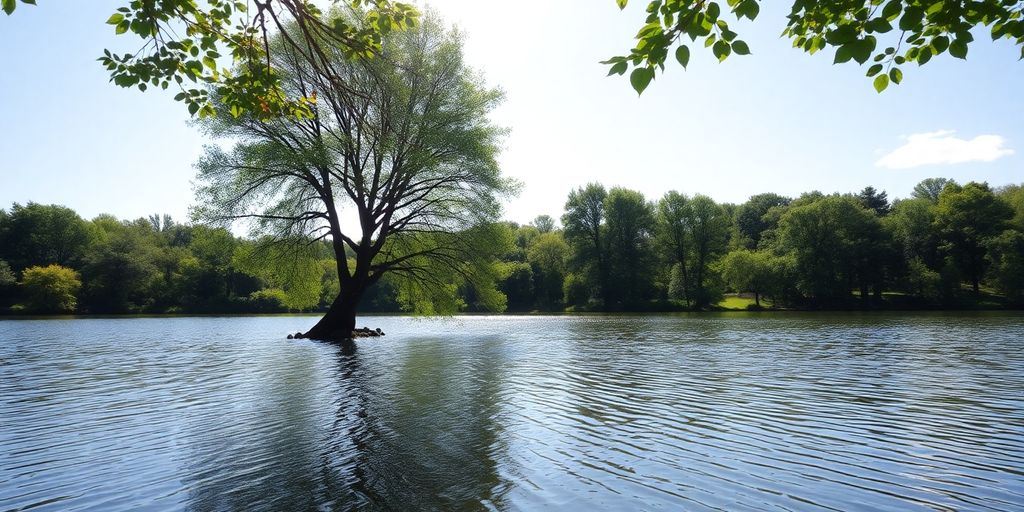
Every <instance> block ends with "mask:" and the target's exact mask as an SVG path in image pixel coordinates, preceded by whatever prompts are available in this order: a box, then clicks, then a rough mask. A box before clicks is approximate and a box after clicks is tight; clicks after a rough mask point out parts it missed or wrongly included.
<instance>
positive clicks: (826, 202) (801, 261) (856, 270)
mask: <svg viewBox="0 0 1024 512" xmlns="http://www.w3.org/2000/svg"><path fill="white" fill-rule="evenodd" d="M798 203H799V202H797V203H795V204H797V205H796V206H791V207H790V208H789V210H787V211H786V213H784V214H783V215H782V218H781V219H780V220H779V238H780V239H779V242H780V248H781V249H782V250H784V251H786V252H787V253H789V254H791V255H792V256H793V258H794V260H795V261H794V263H795V268H796V269H797V270H796V271H797V275H796V280H797V288H798V289H799V290H800V291H801V292H802V293H803V294H805V295H806V296H809V297H811V298H813V299H814V300H815V301H817V302H819V303H821V302H844V301H846V300H848V298H849V295H850V290H851V289H852V288H854V287H859V288H860V289H861V293H862V296H865V295H867V292H866V288H867V286H869V285H870V284H875V285H876V289H877V287H878V283H877V281H876V280H877V279H878V276H877V271H878V268H879V267H880V266H881V265H880V263H881V261H883V255H882V254H880V253H879V248H878V245H877V244H878V242H879V240H880V239H881V238H882V227H881V223H880V222H879V220H878V217H877V216H876V215H875V213H874V212H873V211H871V210H868V209H866V208H864V207H863V206H861V204H860V202H859V201H857V200H856V199H855V198H853V197H850V196H838V195H836V196H827V197H824V198H822V199H818V200H816V201H813V202H809V203H804V204H798ZM873 281H874V283H873Z"/></svg>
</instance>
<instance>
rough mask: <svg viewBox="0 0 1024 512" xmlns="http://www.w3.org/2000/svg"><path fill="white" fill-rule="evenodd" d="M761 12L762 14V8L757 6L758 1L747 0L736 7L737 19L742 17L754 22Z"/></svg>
mask: <svg viewBox="0 0 1024 512" xmlns="http://www.w3.org/2000/svg"><path fill="white" fill-rule="evenodd" d="M759 12H761V6H760V5H758V4H757V0H746V1H744V2H740V4H739V5H737V6H736V17H737V18H739V17H740V16H746V17H747V19H751V20H752V19H754V18H756V17H757V14H758V13H759Z"/></svg>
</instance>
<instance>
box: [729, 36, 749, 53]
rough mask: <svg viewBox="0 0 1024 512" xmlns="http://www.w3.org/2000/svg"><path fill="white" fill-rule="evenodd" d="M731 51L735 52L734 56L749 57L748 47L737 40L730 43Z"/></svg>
mask: <svg viewBox="0 0 1024 512" xmlns="http://www.w3.org/2000/svg"><path fill="white" fill-rule="evenodd" d="M732 51H734V52H736V55H750V47H749V46H747V43H745V42H743V41H740V40H739V39H737V40H736V41H733V42H732Z"/></svg>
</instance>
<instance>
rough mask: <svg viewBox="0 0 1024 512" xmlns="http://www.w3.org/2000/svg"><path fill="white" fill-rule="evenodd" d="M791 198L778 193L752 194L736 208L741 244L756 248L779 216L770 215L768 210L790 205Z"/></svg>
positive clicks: (748, 247)
mask: <svg viewBox="0 0 1024 512" xmlns="http://www.w3.org/2000/svg"><path fill="white" fill-rule="evenodd" d="M789 202H790V198H788V197H784V196H780V195H778V194H772V193H768V194H757V195H754V196H750V199H749V200H747V202H746V203H743V204H742V205H740V207H739V208H738V209H737V210H736V227H737V228H738V229H739V233H740V235H741V237H742V240H741V242H740V243H741V245H742V246H743V247H746V248H747V249H756V248H757V247H758V244H759V243H760V242H761V235H762V234H763V233H764V232H765V231H767V230H769V229H773V228H774V227H775V222H777V221H778V219H777V218H772V217H769V216H768V215H767V214H768V211H769V210H771V209H772V208H778V207H783V206H786V205H788V204H789Z"/></svg>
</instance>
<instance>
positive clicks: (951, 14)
mask: <svg viewBox="0 0 1024 512" xmlns="http://www.w3.org/2000/svg"><path fill="white" fill-rule="evenodd" d="M627 2H628V0H616V3H617V4H618V6H619V8H625V7H626V4H627ZM646 10H647V14H648V16H647V19H646V21H645V25H643V26H642V27H641V28H640V30H639V32H637V34H636V40H637V43H636V46H635V47H634V48H633V49H632V50H630V52H629V54H627V55H620V56H616V57H612V58H610V59H608V60H606V61H604V62H603V63H604V64H607V65H609V66H610V69H609V73H608V74H609V75H611V74H618V75H624V74H625V73H626V71H628V70H629V69H630V68H631V67H632V71H631V72H630V74H629V81H630V84H631V85H632V86H633V89H635V90H636V91H637V93H643V91H644V89H646V88H647V86H648V85H649V84H650V82H651V80H653V79H654V77H655V74H656V71H657V70H659V69H660V70H664V69H665V63H666V62H667V61H668V60H669V53H672V56H673V57H674V59H675V60H676V61H677V62H678V63H679V64H680V65H681V66H682V67H683V68H686V67H687V65H688V64H689V61H690V54H691V44H690V43H687V42H686V38H689V40H690V41H691V42H692V43H694V46H695V45H696V43H697V42H698V40H700V41H701V42H702V44H703V46H704V47H705V48H709V49H710V50H711V53H712V54H713V55H714V56H715V58H716V59H718V60H719V62H721V61H724V60H725V59H727V58H728V57H729V56H730V55H733V54H736V55H748V54H750V53H751V48H750V47H749V45H748V44H747V43H746V42H744V41H743V40H742V39H741V38H740V37H739V34H738V33H737V32H735V31H733V30H732V28H733V27H732V25H730V18H735V20H736V21H742V20H743V19H744V18H746V19H747V20H754V19H756V18H757V17H758V15H759V14H760V12H761V5H760V1H759V0H727V1H726V2H724V3H722V2H714V1H704V0H651V1H650V2H649V3H648V4H647V9H646ZM726 10H728V12H727V11H726ZM1022 10H1024V4H1022V2H1021V1H1020V0H979V1H974V2H944V1H942V0H870V1H866V2H865V1H859V2H850V1H846V0H826V1H811V0H794V2H793V4H792V7H791V9H790V13H789V15H788V16H787V24H786V28H785V29H784V30H783V32H782V34H783V36H785V37H788V38H790V39H791V40H792V41H793V47H794V48H799V49H801V50H803V51H805V52H807V53H809V54H814V53H816V52H818V51H820V50H823V49H825V48H834V49H835V58H834V59H833V62H834V63H835V64H841V63H846V62H849V61H854V62H856V63H857V64H858V65H864V64H866V63H868V61H871V62H872V64H871V65H870V66H869V68H868V70H867V76H868V77H870V78H872V80H873V85H874V88H875V90H877V91H878V92H882V91H883V90H885V89H886V88H887V87H888V86H889V84H890V83H895V84H898V83H900V82H901V81H902V80H903V70H902V68H901V66H903V65H905V64H908V63H917V64H918V65H924V64H926V63H928V62H929V61H930V60H931V59H932V57H934V56H938V55H941V54H944V53H948V54H949V55H950V56H952V57H955V58H958V59H965V58H966V57H967V51H968V48H969V45H970V44H971V43H972V42H973V41H974V36H973V35H972V33H971V30H972V29H974V28H975V27H978V26H982V25H983V26H985V27H988V28H989V34H990V35H991V36H992V39H993V40H997V39H1009V40H1011V41H1013V42H1014V44H1016V45H1017V46H1020V47H1022V48H1021V58H1022V59H1024V16H1022V14H1021V13H1022ZM730 13H731V16H729V14H730Z"/></svg>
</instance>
